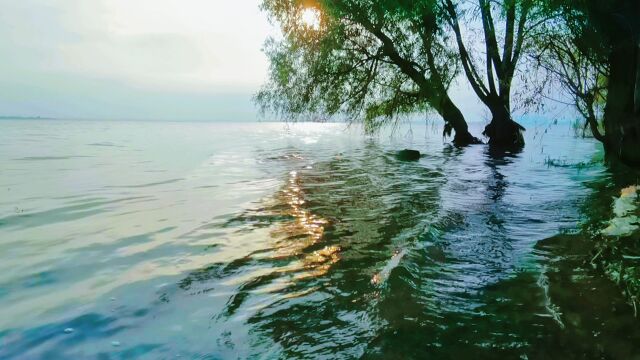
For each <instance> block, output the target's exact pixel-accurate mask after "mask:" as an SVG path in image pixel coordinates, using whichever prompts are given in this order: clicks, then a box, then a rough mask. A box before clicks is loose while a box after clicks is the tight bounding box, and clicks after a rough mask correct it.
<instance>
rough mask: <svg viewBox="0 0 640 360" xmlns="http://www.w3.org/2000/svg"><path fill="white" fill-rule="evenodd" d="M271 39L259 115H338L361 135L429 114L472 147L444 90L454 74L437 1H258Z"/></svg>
mask: <svg viewBox="0 0 640 360" xmlns="http://www.w3.org/2000/svg"><path fill="white" fill-rule="evenodd" d="M262 8H263V9H264V10H265V11H266V12H267V13H268V14H269V16H270V18H271V19H272V21H274V22H275V23H277V24H279V26H280V29H281V33H282V34H281V38H280V39H274V38H272V39H270V40H268V42H267V44H266V46H265V52H266V54H267V56H268V58H269V60H270V64H271V68H270V76H269V81H268V82H267V84H266V85H265V86H264V87H263V88H262V89H261V90H260V91H259V93H258V94H257V96H256V100H257V102H258V103H259V104H260V105H261V107H262V109H263V110H265V111H267V110H269V111H272V112H275V113H276V114H278V115H281V116H283V117H287V118H296V119H297V118H312V119H313V118H318V117H320V118H325V117H331V116H344V117H346V118H348V119H350V120H351V121H357V120H362V121H363V122H364V124H365V129H366V130H367V131H373V130H375V129H377V128H379V127H380V126H382V125H384V124H386V123H389V122H390V121H395V120H397V119H398V118H399V117H400V116H401V115H403V114H411V113H416V112H424V111H427V110H432V111H435V112H436V113H438V114H439V115H440V116H441V117H442V118H443V120H444V122H445V127H444V128H445V135H449V134H451V132H452V131H453V132H454V133H455V136H454V139H453V141H454V143H455V144H459V145H465V144H470V143H478V142H479V140H478V139H476V138H475V137H473V136H472V135H471V134H470V133H469V130H468V126H467V123H466V121H465V118H464V116H463V115H462V113H461V111H460V110H459V108H458V107H457V106H456V105H455V104H454V102H453V101H452V100H451V98H450V97H449V95H448V93H447V91H448V89H449V86H450V85H451V82H452V81H453V79H454V78H455V77H456V75H457V73H458V71H459V67H458V63H459V62H458V60H457V54H456V51H452V50H451V49H450V48H448V47H447V44H448V43H449V41H448V38H447V34H446V33H445V32H443V28H444V26H442V24H443V12H442V11H441V8H440V7H439V6H438V4H437V0H421V1H410V0H388V1H375V0H315V1H310V0H264V1H263V3H262Z"/></svg>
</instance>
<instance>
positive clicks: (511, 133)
mask: <svg viewBox="0 0 640 360" xmlns="http://www.w3.org/2000/svg"><path fill="white" fill-rule="evenodd" d="M523 131H525V128H524V127H523V126H522V125H520V124H518V123H517V122H515V121H513V120H511V119H509V120H502V121H498V120H492V121H491V123H489V125H487V126H486V127H485V128H484V132H483V133H482V134H484V135H485V136H486V137H488V138H489V145H491V146H492V147H494V148H504V149H512V150H517V149H522V148H523V147H524V136H523V135H522V132H523Z"/></svg>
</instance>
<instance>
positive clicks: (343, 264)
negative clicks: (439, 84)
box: [0, 121, 640, 359]
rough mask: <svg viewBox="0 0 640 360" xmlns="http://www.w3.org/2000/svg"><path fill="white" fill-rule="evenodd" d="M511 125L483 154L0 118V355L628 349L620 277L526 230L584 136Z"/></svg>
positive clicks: (557, 223)
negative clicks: (514, 138)
mask: <svg viewBox="0 0 640 360" xmlns="http://www.w3.org/2000/svg"><path fill="white" fill-rule="evenodd" d="M528 128H529V131H528V132H527V138H528V146H527V148H526V149H525V151H524V152H522V153H520V154H491V153H489V152H488V149H487V147H485V146H472V147H469V148H466V149H462V150H460V149H456V148H452V147H450V146H449V145H447V144H444V143H443V141H442V139H441V137H440V136H439V135H438V131H439V130H437V129H435V130H434V129H433V128H432V127H431V126H424V125H422V126H420V125H413V129H411V130H409V128H407V127H404V128H402V129H399V130H397V131H396V132H395V134H393V136H391V135H390V134H386V133H385V134H381V135H379V136H376V137H365V136H363V135H361V132H360V131H359V130H358V129H350V130H345V127H344V125H337V124H323V125H319V124H298V125H294V126H290V127H286V126H284V125H282V124H276V123H258V124H211V123H152V122H83V121H2V122H0V194H2V195H1V196H0V260H1V261H0V358H2V359H85V358H86V359H94V358H95V359H131V358H145V359H173V358H176V357H181V358H188V359H191V358H202V359H235V358H241V359H244V358H256V359H273V358H360V357H364V358H380V359H383V358H384V359H389V358H412V357H413V358H505V357H506V358H574V357H575V358H585V357H586V358H599V357H603V358H632V357H633V356H635V357H636V358H638V357H639V356H640V347H639V346H640V345H637V344H640V342H639V341H638V340H640V327H639V326H638V323H637V322H636V320H633V319H632V316H631V315H630V314H632V310H631V312H630V309H629V308H628V307H627V306H626V305H625V304H624V303H623V301H622V299H621V298H620V296H619V291H618V290H617V289H616V288H615V287H614V286H613V285H611V284H610V283H609V282H608V281H605V280H603V279H602V278H600V277H598V276H597V275H596V274H592V273H591V272H590V271H589V270H588V269H587V268H584V267H583V266H581V263H580V261H581V260H580V259H581V257H580V256H577V254H579V253H580V251H581V250H580V246H579V245H580V244H575V243H571V241H566V239H564V238H563V237H559V238H555V239H552V240H546V241H541V240H544V239H546V238H549V237H551V236H553V235H556V234H558V233H560V232H567V231H572V230H575V229H576V228H577V226H578V223H579V222H580V221H581V220H582V216H581V212H580V207H581V205H582V204H584V202H585V199H587V198H588V196H590V194H591V191H590V190H589V189H590V188H589V186H588V185H589V183H590V182H592V181H594V180H597V179H602V178H606V176H608V175H607V173H606V172H605V171H604V169H603V168H602V167H601V166H600V165H594V166H573V165H571V164H577V163H588V162H590V161H591V160H592V159H593V157H594V156H595V155H597V154H598V152H599V148H598V146H597V145H596V144H595V143H594V142H592V141H589V140H584V139H575V138H574V137H573V135H572V131H571V130H570V129H569V128H568V127H567V126H561V125H555V126H549V124H548V123H546V122H540V123H537V124H536V123H531V124H528ZM474 132H475V133H477V134H479V133H480V131H479V130H478V129H475V130H474ZM405 147H410V148H415V149H418V150H420V151H422V152H423V153H424V154H425V155H424V156H423V157H422V159H421V160H420V161H418V162H412V163H407V162H400V161H398V160H396V158H395V157H394V151H396V150H398V149H402V148H405ZM549 157H551V158H553V159H554V162H553V163H554V164H556V165H560V166H550V165H549V162H548V161H546V160H547V159H548V158H549Z"/></svg>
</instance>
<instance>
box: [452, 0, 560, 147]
mask: <svg viewBox="0 0 640 360" xmlns="http://www.w3.org/2000/svg"><path fill="white" fill-rule="evenodd" d="M442 2H443V7H444V8H445V9H446V20H447V23H448V24H449V26H450V28H451V29H452V31H453V33H454V34H455V39H456V43H457V46H458V50H459V55H460V61H461V62H462V67H463V69H464V74H465V75H466V78H467V80H468V82H469V84H470V85H471V88H472V89H473V91H474V92H475V94H476V95H477V97H478V99H480V101H481V102H482V103H483V104H484V105H485V106H486V107H487V108H488V109H489V111H490V112H491V116H492V118H491V122H490V123H489V125H487V126H486V127H485V131H484V135H486V136H487V137H489V143H490V144H493V145H499V146H522V145H524V139H523V136H522V131H524V130H525V129H524V127H522V125H520V124H518V123H517V122H515V121H514V120H513V118H512V115H511V112H512V105H513V104H512V84H513V80H514V76H515V75H516V71H517V70H518V66H519V63H520V62H521V60H522V58H523V54H524V53H525V52H526V51H527V50H529V49H533V48H534V44H535V42H534V40H535V38H536V36H537V34H536V30H537V29H538V28H540V27H541V25H543V24H544V23H545V22H546V21H548V19H549V17H548V16H545V15H547V14H548V13H547V12H543V11H540V10H541V9H540V6H539V4H541V3H542V1H535V0H498V1H492V0H474V1H470V2H457V3H454V1H452V0H442ZM475 22H479V23H480V25H481V26H482V29H481V32H482V36H476V35H475V34H473V35H472V36H471V37H465V36H464V34H463V30H464V26H461V23H462V24H463V25H464V24H467V25H469V24H473V23H475ZM478 38H481V41H480V44H478V43H477V42H478V41H477V40H478ZM473 49H482V50H481V51H478V52H482V53H484V58H482V56H473V53H474V52H475V51H473Z"/></svg>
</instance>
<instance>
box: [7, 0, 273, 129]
mask: <svg viewBox="0 0 640 360" xmlns="http://www.w3.org/2000/svg"><path fill="white" fill-rule="evenodd" d="M258 4H259V1H258V0H241V1H229V0H0V9H1V11H0V54H2V55H1V56H0V115H23V116H29V115H41V116H53V117H74V118H135V119H176V120H179V119H184V120H196V119H197V120H252V119H254V118H255V116H256V114H255V109H254V106H253V105H252V103H251V96H252V94H253V93H254V92H255V91H256V90H257V89H258V87H259V86H260V84H261V83H262V82H263V81H264V80H265V77H266V72H267V60H266V58H265V56H264V54H262V52H261V48H262V44H263V42H264V40H265V38H266V36H267V35H268V34H269V33H271V32H273V29H272V27H271V26H270V25H269V23H268V21H267V19H266V16H265V15H264V14H263V13H261V12H260V10H259V8H258Z"/></svg>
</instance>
